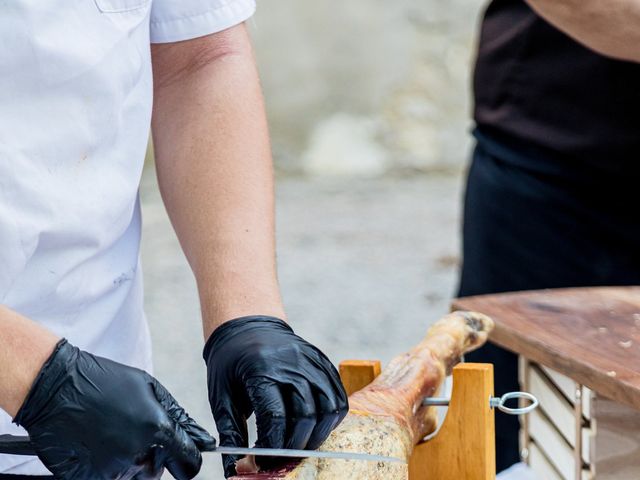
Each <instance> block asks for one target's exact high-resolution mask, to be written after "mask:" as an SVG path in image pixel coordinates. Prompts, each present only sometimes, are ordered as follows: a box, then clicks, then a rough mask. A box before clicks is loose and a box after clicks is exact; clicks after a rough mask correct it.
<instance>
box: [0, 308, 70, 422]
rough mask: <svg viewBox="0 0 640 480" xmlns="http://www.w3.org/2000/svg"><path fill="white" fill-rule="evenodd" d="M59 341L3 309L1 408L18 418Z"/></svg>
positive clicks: (0, 330) (0, 317)
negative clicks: (17, 414)
mask: <svg viewBox="0 0 640 480" xmlns="http://www.w3.org/2000/svg"><path fill="white" fill-rule="evenodd" d="M58 340H59V339H58V338H57V337H56V336H55V335H53V334H52V333H51V332H49V331H48V330H45V329H44V328H42V327H41V326H39V325H38V324H36V323H34V322H32V321H31V320H28V319H26V318H25V317H23V316H21V315H19V314H17V313H16V312H14V311H12V310H9V309H8V308H6V307H4V306H0V407H1V408H2V409H3V410H5V411H6V412H7V413H9V414H10V415H11V416H15V414H16V413H17V412H18V410H19V408H20V406H21V405H22V402H23V401H24V399H25V397H26V396H27V394H28V393H29V388H30V387H31V384H32V383H33V381H34V379H35V377H36V375H37V374H38V372H39V371H40V368H41V367H42V365H43V364H44V362H45V361H46V360H47V358H49V356H50V355H51V353H52V352H53V348H54V346H55V345H56V343H57V342H58Z"/></svg>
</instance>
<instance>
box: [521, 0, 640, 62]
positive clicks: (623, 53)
mask: <svg viewBox="0 0 640 480" xmlns="http://www.w3.org/2000/svg"><path fill="white" fill-rule="evenodd" d="M527 3H528V4H529V5H530V6H531V8H533V9H534V10H535V11H536V12H537V13H538V14H539V15H540V16H541V17H543V18H545V19H546V20H547V21H548V22H550V23H551V24H553V25H554V26H556V27H557V28H559V29H560V30H562V31H564V32H565V33H567V34H568V35H570V36H571V37H573V38H575V39H576V40H578V41H579V42H581V43H583V44H584V45H586V46H587V47H589V48H591V49H593V50H595V51H596V52H598V53H601V54H603V55H607V56H610V57H614V58H619V59H623V60H631V61H640V50H639V49H638V45H639V44H640V0H611V1H601V0H527Z"/></svg>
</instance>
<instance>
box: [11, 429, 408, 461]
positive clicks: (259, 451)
mask: <svg viewBox="0 0 640 480" xmlns="http://www.w3.org/2000/svg"><path fill="white" fill-rule="evenodd" d="M209 451H210V452H212V453H220V454H222V455H255V456H258V457H288V458H308V457H314V458H333V459H338V460H361V461H366V462H396V463H405V460H403V459H401V458H397V457H386V456H384V455H369V454H368V453H357V452H325V451H320V450H293V449H288V448H242V447H215V448H214V449H213V450H209ZM2 453H4V454H11V455H35V454H36V453H35V450H34V448H33V445H31V442H30V440H29V437H27V436H16V435H0V454H2Z"/></svg>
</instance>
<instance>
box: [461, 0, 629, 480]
mask: <svg viewBox="0 0 640 480" xmlns="http://www.w3.org/2000/svg"><path fill="white" fill-rule="evenodd" d="M638 85H640V65H638V64H636V63H632V62H626V61H619V60H613V59H610V58H607V57H605V56H602V55H600V54H597V53H595V52H593V51H592V50H589V49H588V48H587V47H585V46H583V45H581V44H579V43H577V42H576V41H574V40H572V39H571V38H570V37H569V36H567V35H565V34H564V33H562V32H561V31H560V30H558V29H556V28H554V27H553V26H551V25H550V24H549V23H547V21H545V20H543V19H542V18H541V17H540V16H538V15H537V14H536V13H535V12H534V11H533V10H532V9H531V8H530V7H529V6H528V5H527V4H526V3H525V2H524V1H522V0H495V1H493V2H492V3H491V4H490V5H489V7H488V9H487V10H486V14H485V17H484V21H483V24H482V30H481V35H480V43H479V49H478V55H477V63H476V67H475V76H474V94H475V109H474V119H475V123H476V128H475V130H474V136H475V138H476V146H475V150H474V152H473V158H472V162H471V166H470V169H469V173H468V182H467V188H466V194H465V201H464V221H463V266H462V271H461V280H460V287H459V292H458V295H459V296H470V295H479V294H489V293H499V292H507V291H518V290H529V289H542V288H559V287H578V286H596V285H632V284H639V283H640V249H639V248H638V239H640V222H639V221H638V220H639V214H638V209H637V207H636V205H637V202H638V198H637V197H638V196H637V191H638V188H637V185H638V181H639V180H640V158H638V155H639V153H640V115H639V114H638V112H639V111H640V88H638ZM579 333H580V332H576V334H579ZM594 347H595V346H594ZM466 360H467V361H473V362H490V363H493V364H494V365H495V390H496V393H497V394H502V393H505V392H509V391H515V390H518V389H519V386H518V374H517V357H516V355H515V354H513V353H511V352H509V351H507V350H504V349H502V348H500V347H497V346H495V345H492V344H488V345H486V346H485V347H483V348H481V349H480V350H478V351H476V352H473V353H471V354H470V355H468V356H467V357H466ZM518 430H519V423H518V419H517V418H516V417H512V416H508V415H498V416H496V454H497V469H498V471H501V470H504V469H506V468H508V467H509V466H511V465H512V464H514V463H517V462H518V461H519V460H520V455H519V447H518Z"/></svg>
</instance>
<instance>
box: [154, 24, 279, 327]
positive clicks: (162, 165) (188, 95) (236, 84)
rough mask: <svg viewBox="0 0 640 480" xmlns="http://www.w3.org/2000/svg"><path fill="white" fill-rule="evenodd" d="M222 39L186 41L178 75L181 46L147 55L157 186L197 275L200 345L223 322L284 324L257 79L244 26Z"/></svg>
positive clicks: (270, 176) (269, 170)
mask: <svg viewBox="0 0 640 480" xmlns="http://www.w3.org/2000/svg"><path fill="white" fill-rule="evenodd" d="M223 35H227V36H228V37H229V38H228V42H227V43H225V42H222V47H220V48H218V47H216V48H213V49H211V47H210V45H206V44H205V45H198V43H197V42H199V41H202V42H205V43H206V42H207V39H206V38H205V39H202V40H200V39H197V40H194V41H191V42H193V48H194V49H196V51H199V54H198V55H197V57H196V58H197V60H198V62H199V64H197V63H196V64H195V65H194V62H193V60H190V61H188V62H187V63H186V64H185V65H184V66H183V68H176V63H175V62H176V61H178V60H177V59H178V58H180V57H182V58H190V52H189V48H188V47H186V46H185V45H183V44H177V45H159V46H154V80H155V82H156V87H155V101H154V113H153V139H154V147H155V155H156V166H157V172H158V179H159V183H160V189H161V192H162V196H163V199H164V202H165V205H166V207H167V210H168V212H169V216H170V217H171V220H172V223H173V226H174V228H175V230H176V232H177V234H178V238H179V239H180V243H181V245H182V247H183V250H184V251H185V254H186V256H187V259H188V260H189V263H190V265H191V267H192V269H193V271H194V273H195V276H196V280H197V283H198V289H199V292H200V299H201V306H202V313H203V321H204V330H205V336H208V335H209V333H210V332H211V331H212V330H213V329H214V328H215V327H216V326H217V325H218V324H220V323H221V322H223V321H226V320H229V319H231V318H235V317H239V316H243V315H254V314H265V315H274V316H280V317H282V316H283V315H284V313H283V310H282V305H281V300H280V296H279V290H278V285H277V280H276V268H275V245H274V243H275V242H274V213H273V173H272V163H271V154H270V145H269V140H268V133H267V125H266V119H265V115H264V107H263V101H262V94H261V91H260V87H259V81H258V74H257V71H256V67H255V62H254V60H253V55H252V52H251V48H250V44H249V41H248V37H247V34H246V31H245V30H244V26H240V27H235V28H234V29H232V31H228V32H224V33H223ZM176 48H177V50H174V51H172V49H176ZM185 49H186V53H185ZM167 64H171V67H167Z"/></svg>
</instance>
